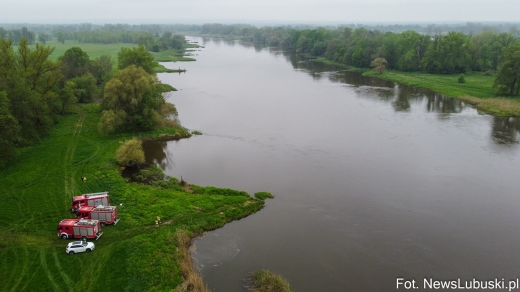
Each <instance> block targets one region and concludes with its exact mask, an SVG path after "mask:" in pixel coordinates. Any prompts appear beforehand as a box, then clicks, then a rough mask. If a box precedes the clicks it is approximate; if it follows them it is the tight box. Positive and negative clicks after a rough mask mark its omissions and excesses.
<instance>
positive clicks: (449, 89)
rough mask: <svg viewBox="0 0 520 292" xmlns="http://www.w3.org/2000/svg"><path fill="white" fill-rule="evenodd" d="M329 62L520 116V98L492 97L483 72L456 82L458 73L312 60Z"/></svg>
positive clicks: (500, 114)
mask: <svg viewBox="0 0 520 292" xmlns="http://www.w3.org/2000/svg"><path fill="white" fill-rule="evenodd" d="M312 61H313V62H320V63H325V64H329V65H334V66H338V67H339V68H345V69H347V70H349V71H355V72H359V73H361V74H363V76H367V77H374V78H380V79H384V80H390V81H394V82H397V83H401V84H405V85H410V86H414V87H419V88H424V89H430V90H433V91H435V92H438V93H440V94H443V95H446V96H449V97H452V98H456V99H459V100H462V101H464V102H466V103H468V104H471V105H472V106H474V107H475V108H476V109H477V110H479V111H481V112H484V113H487V114H490V115H494V116H498V117H511V116H513V117H518V116H520V99H519V98H511V97H496V96H495V92H494V89H493V82H494V80H495V77H494V76H488V75H484V74H483V73H467V74H464V79H465V82H464V83H459V82H458V78H459V76H460V74H430V73H423V72H401V71H396V70H386V71H385V72H383V74H379V73H377V72H375V71H373V70H371V69H370V68H352V67H348V66H345V65H342V64H338V63H334V62H332V61H330V60H328V59H325V58H317V59H312Z"/></svg>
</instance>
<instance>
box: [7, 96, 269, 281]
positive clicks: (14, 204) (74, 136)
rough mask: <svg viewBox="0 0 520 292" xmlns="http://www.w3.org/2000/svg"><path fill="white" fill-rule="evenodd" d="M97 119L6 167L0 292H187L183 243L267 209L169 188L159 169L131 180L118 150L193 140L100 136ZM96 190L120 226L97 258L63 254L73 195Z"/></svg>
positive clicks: (72, 117)
mask: <svg viewBox="0 0 520 292" xmlns="http://www.w3.org/2000/svg"><path fill="white" fill-rule="evenodd" d="M100 115H101V113H100V109H99V106H98V105H95V104H89V105H81V106H78V107H77V108H76V110H75V111H74V112H69V113H67V114H66V115H65V116H63V117H62V119H61V120H60V121H59V124H58V125H57V126H56V127H55V128H54V130H53V131H52V133H51V135H50V137H48V138H46V139H44V140H43V141H41V143H40V144H39V145H35V146H31V147H27V148H23V149H21V152H20V155H19V156H18V158H17V159H16V160H15V161H14V162H12V163H11V164H10V165H8V166H7V167H6V168H4V169H0V189H1V190H2V191H3V195H2V199H1V200H0V210H2V212H0V223H1V224H0V259H1V261H0V283H1V284H0V291H172V290H174V291H175V288H176V287H180V288H178V289H179V290H178V291H181V290H185V287H190V285H187V284H186V281H187V280H188V278H189V277H191V276H192V275H191V274H190V272H187V271H186V269H185V266H189V264H183V261H184V263H185V262H186V261H187V262H188V263H189V259H187V257H188V253H187V252H186V243H187V242H189V241H187V240H186V239H182V238H183V237H182V236H181V235H182V234H187V235H188V236H195V235H197V234H200V233H201V232H204V231H206V230H212V229H215V228H218V227H221V226H223V225H224V224H225V223H227V222H230V221H232V220H237V219H240V218H243V217H245V216H248V215H250V214H252V213H254V212H256V211H258V210H260V209H261V208H262V207H263V206H264V201H262V200H260V199H256V198H254V197H251V196H249V194H247V193H245V192H241V191H235V190H230V189H220V188H214V187H201V186H196V185H189V184H181V183H179V182H178V181H177V180H176V179H174V178H169V179H166V180H165V179H163V174H162V172H161V171H160V170H158V169H156V168H154V167H152V168H150V169H149V170H146V171H144V172H143V174H142V175H141V177H144V178H145V179H144V180H143V181H146V182H147V183H148V184H139V183H129V182H127V180H126V179H125V178H123V177H122V176H121V174H120V168H119V166H118V165H117V164H116V162H115V150H116V149H117V147H118V146H119V145H120V143H121V142H123V141H125V140H127V139H130V138H132V137H138V138H141V139H148V138H154V137H155V138H156V137H164V136H168V137H177V138H180V137H189V136H190V135H189V133H188V132H187V131H186V130H184V129H172V128H170V129H168V130H160V131H156V132H153V133H133V134H128V135H114V136H101V135H100V134H99V133H98V131H97V123H98V120H99V118H100ZM82 176H86V177H87V181H86V182H85V183H83V182H82V181H81V177H82ZM100 191H108V192H109V196H110V201H111V205H116V206H117V207H118V213H119V217H120V219H121V220H120V222H119V223H118V224H117V225H115V226H105V227H103V232H104V234H103V236H101V237H100V238H99V240H97V241H95V244H96V250H94V251H93V252H92V253H81V254H76V255H72V256H71V255H68V254H66V253H65V247H66V245H67V243H68V242H70V241H71V240H63V239H60V238H58V236H57V234H56V226H57V224H58V223H59V222H60V221H61V220H62V219H65V218H73V217H74V216H73V215H74V214H72V213H71V212H70V200H71V197H72V196H75V195H80V194H83V193H91V192H100ZM157 216H160V217H161V221H162V223H161V224H160V226H159V227H156V226H155V219H156V217H157ZM183 283H184V286H182V285H181V284H183ZM183 287H184V288H183Z"/></svg>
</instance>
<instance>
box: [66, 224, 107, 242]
mask: <svg viewBox="0 0 520 292" xmlns="http://www.w3.org/2000/svg"><path fill="white" fill-rule="evenodd" d="M57 234H58V237H61V238H63V239H67V238H81V239H85V240H86V239H89V238H90V239H92V238H95V239H96V240H97V239H98V238H99V237H100V236H101V235H103V232H101V226H100V224H99V221H98V220H87V219H64V220H61V221H60V223H59V224H58V228H57Z"/></svg>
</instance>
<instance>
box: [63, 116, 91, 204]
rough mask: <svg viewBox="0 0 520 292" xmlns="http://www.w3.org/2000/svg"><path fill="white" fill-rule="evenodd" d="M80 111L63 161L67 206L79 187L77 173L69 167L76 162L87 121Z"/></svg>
mask: <svg viewBox="0 0 520 292" xmlns="http://www.w3.org/2000/svg"><path fill="white" fill-rule="evenodd" d="M78 111H79V119H78V122H77V123H76V126H75V128H74V133H73V134H72V138H71V139H70V140H69V143H68V145H67V150H66V152H65V157H64V160H63V169H64V178H65V205H66V204H67V197H68V198H72V197H73V195H74V193H75V192H74V191H77V185H76V180H75V178H74V177H75V172H74V169H73V168H72V169H69V166H70V165H71V164H72V162H73V161H74V153H75V152H76V147H77V146H78V141H79V134H80V133H81V129H82V128H83V121H84V120H85V116H86V114H85V111H83V109H82V108H81V107H78Z"/></svg>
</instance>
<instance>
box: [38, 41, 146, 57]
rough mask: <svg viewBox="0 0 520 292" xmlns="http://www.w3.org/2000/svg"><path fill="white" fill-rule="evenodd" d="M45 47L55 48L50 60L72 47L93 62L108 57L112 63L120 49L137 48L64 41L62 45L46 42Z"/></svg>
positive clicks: (132, 45) (122, 44) (123, 45)
mask: <svg viewBox="0 0 520 292" xmlns="http://www.w3.org/2000/svg"><path fill="white" fill-rule="evenodd" d="M45 45H47V46H51V47H55V49H54V52H53V53H52V55H51V56H50V59H51V60H57V59H58V58H59V57H60V56H63V54H65V52H66V51H67V50H68V49H70V48H72V47H80V48H81V49H82V50H83V51H85V52H86V53H87V54H88V56H89V58H90V59H91V60H94V59H96V58H98V57H100V56H102V55H109V56H111V57H112V61H114V62H117V53H119V51H120V50H121V48H133V47H137V45H136V44H127V43H116V44H91V43H77V42H75V41H70V40H69V41H65V44H62V43H60V42H58V41H56V40H52V41H48V42H47V43H46V44H45Z"/></svg>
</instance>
